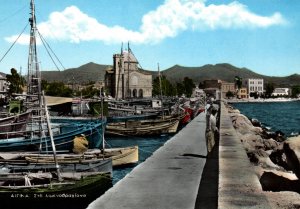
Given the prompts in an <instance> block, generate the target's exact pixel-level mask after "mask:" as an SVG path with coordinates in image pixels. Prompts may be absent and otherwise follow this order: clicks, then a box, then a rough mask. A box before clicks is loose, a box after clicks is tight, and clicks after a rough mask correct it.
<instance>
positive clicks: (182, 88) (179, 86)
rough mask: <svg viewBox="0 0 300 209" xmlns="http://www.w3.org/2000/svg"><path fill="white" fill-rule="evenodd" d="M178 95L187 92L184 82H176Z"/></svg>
mask: <svg viewBox="0 0 300 209" xmlns="http://www.w3.org/2000/svg"><path fill="white" fill-rule="evenodd" d="M176 90H177V95H178V96H182V95H183V94H184V93H185V89H184V86H183V84H182V83H176Z"/></svg>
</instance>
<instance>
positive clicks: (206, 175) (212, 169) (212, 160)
mask: <svg viewBox="0 0 300 209" xmlns="http://www.w3.org/2000/svg"><path fill="white" fill-rule="evenodd" d="M218 183H219V140H216V144H215V146H214V148H213V150H212V152H211V153H210V154H209V155H208V156H207V160H206V163H205V166H204V168H203V172H202V177H201V181H200V185H199V190H198V195H197V199H196V203H195V209H206V208H207V209H217V208H218Z"/></svg>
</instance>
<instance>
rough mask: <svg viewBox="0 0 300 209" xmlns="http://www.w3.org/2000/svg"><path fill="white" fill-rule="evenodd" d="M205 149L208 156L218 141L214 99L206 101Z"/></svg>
mask: <svg viewBox="0 0 300 209" xmlns="http://www.w3.org/2000/svg"><path fill="white" fill-rule="evenodd" d="M205 112H206V134H205V137H206V147H207V155H209V154H210V153H211V151H212V149H213V147H214V145H215V143H216V140H218V135H219V129H218V127H217V116H216V115H217V112H218V110H217V108H216V107H215V106H214V98H213V97H212V98H210V99H209V100H208V101H207V104H206V107H205Z"/></svg>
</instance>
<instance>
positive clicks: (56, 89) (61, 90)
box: [42, 81, 73, 97]
mask: <svg viewBox="0 0 300 209" xmlns="http://www.w3.org/2000/svg"><path fill="white" fill-rule="evenodd" d="M42 89H43V90H44V91H45V94H46V95H48V96H58V97H71V96H72V94H73V91H72V89H70V88H69V87H66V86H65V84H64V83H63V82H56V81H55V82H50V83H48V82H47V81H42Z"/></svg>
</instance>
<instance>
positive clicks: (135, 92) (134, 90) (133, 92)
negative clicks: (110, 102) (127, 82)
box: [132, 89, 137, 97]
mask: <svg viewBox="0 0 300 209" xmlns="http://www.w3.org/2000/svg"><path fill="white" fill-rule="evenodd" d="M132 97H137V90H136V89H133V91H132Z"/></svg>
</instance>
